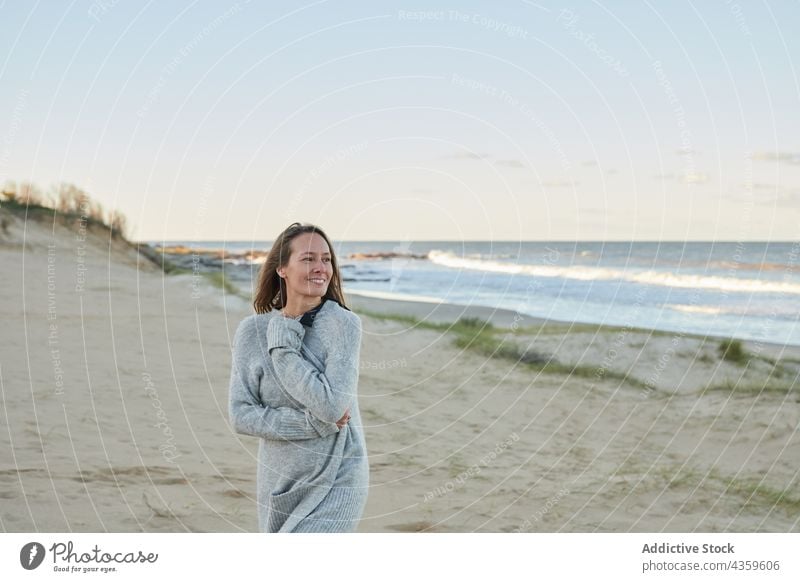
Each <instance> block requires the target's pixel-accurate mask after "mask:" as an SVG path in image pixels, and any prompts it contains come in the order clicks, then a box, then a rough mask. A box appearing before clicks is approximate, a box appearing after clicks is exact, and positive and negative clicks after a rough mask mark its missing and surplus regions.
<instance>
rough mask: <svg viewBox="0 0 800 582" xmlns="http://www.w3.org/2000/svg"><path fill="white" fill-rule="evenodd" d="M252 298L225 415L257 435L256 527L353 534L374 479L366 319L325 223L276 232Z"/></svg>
mask: <svg viewBox="0 0 800 582" xmlns="http://www.w3.org/2000/svg"><path fill="white" fill-rule="evenodd" d="M253 305H254V307H255V310H256V314H255V315H251V316H249V317H247V318H245V319H244V320H243V321H242V322H241V323H240V324H239V327H238V329H237V330H236V335H235V337H234V342H233V366H232V370H231V385H230V403H229V404H230V406H229V413H230V419H231V424H232V425H233V428H234V430H235V431H236V432H237V433H241V434H247V435H252V436H257V437H261V441H260V444H259V450H258V496H257V497H258V522H259V529H260V530H261V531H265V532H349V531H354V530H355V528H356V526H357V525H358V520H359V519H360V518H361V515H362V513H363V511H364V506H365V505H366V501H367V488H368V486H369V464H368V459H367V448H366V442H365V440H364V431H363V427H362V425H361V413H360V412H359V408H358V398H357V385H358V368H359V353H360V348H361V319H360V318H359V317H358V315H356V314H355V313H353V312H352V311H350V309H349V308H348V307H347V306H346V305H345V304H344V297H343V294H342V289H341V276H340V273H339V267H338V264H337V261H336V256H335V254H334V252H333V248H332V246H331V245H330V241H329V240H328V237H327V236H326V235H325V233H324V232H323V231H322V230H321V229H320V228H318V227H316V226H313V225H308V224H306V225H301V224H300V223H294V224H292V225H291V226H289V227H288V228H287V229H286V230H285V231H283V232H282V233H281V234H280V236H278V238H277V239H276V240H275V243H274V244H273V245H272V249H271V250H270V252H269V256H268V257H267V260H266V262H265V263H264V265H263V266H262V268H261V273H260V275H259V281H258V288H257V290H256V298H255V301H254V303H253ZM351 415H352V417H351Z"/></svg>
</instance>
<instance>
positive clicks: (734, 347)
mask: <svg viewBox="0 0 800 582" xmlns="http://www.w3.org/2000/svg"><path fill="white" fill-rule="evenodd" d="M718 351H719V355H720V357H721V358H722V359H723V360H728V361H729V362H734V363H736V364H739V365H743V364H746V363H747V362H748V361H749V360H750V355H749V354H748V353H747V352H745V351H744V348H743V347H742V342H740V341H739V340H735V339H730V338H728V339H725V340H722V341H721V342H720V344H719V348H718Z"/></svg>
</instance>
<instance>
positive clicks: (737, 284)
mask: <svg viewBox="0 0 800 582" xmlns="http://www.w3.org/2000/svg"><path fill="white" fill-rule="evenodd" d="M428 260H430V261H431V262H432V263H434V264H437V265H441V266H444V267H452V268H454V269H469V270H475V271H488V272H492V273H507V274H512V275H516V274H523V275H533V276H536V277H554V278H555V277H558V278H562V279H579V280H582V281H603V280H609V281H610V280H622V281H632V282H634V283H642V284H645V285H661V286H664V287H681V288H686V289H718V290H724V291H731V292H734V293H735V292H740V293H790V294H796V295H800V284H797V283H791V282H783V281H760V280H758V279H737V278H733V277H720V276H714V275H679V274H676V273H669V272H665V271H652V270H651V271H636V270H623V269H614V268H609V267H586V266H570V267H558V266H554V265H526V264H515V263H504V262H500V261H490V260H482V259H470V258H462V257H459V256H458V255H456V254H455V253H452V252H450V251H439V250H432V251H430V252H429V253H428Z"/></svg>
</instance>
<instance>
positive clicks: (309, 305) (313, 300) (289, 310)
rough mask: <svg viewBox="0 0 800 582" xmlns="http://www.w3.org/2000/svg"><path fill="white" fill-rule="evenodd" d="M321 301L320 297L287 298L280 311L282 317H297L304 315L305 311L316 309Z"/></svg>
mask: <svg viewBox="0 0 800 582" xmlns="http://www.w3.org/2000/svg"><path fill="white" fill-rule="evenodd" d="M322 300H323V298H322V297H308V298H304V297H294V298H293V297H289V299H288V300H287V301H286V305H284V306H283V309H282V310H281V311H282V312H283V314H284V315H287V316H289V317H297V316H298V315H302V314H304V313H305V312H306V311H310V310H312V309H314V308H315V307H318V306H319V305H320V304H321V303H322Z"/></svg>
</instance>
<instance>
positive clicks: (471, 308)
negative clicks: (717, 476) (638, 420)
mask: <svg viewBox="0 0 800 582" xmlns="http://www.w3.org/2000/svg"><path fill="white" fill-rule="evenodd" d="M345 297H346V299H347V302H348V304H349V305H350V306H352V307H354V308H355V309H356V310H366V311H371V312H373V313H379V314H383V315H386V316H401V317H413V318H416V319H418V320H420V321H427V322H429V323H438V324H442V323H453V324H454V323H456V321H458V319H459V318H461V317H475V318H478V319H482V320H484V321H487V322H489V323H491V324H492V325H494V326H495V327H498V328H505V329H506V330H507V331H511V330H512V325H513V324H514V323H515V322H516V325H517V326H518V328H526V327H531V326H547V327H552V328H554V329H557V330H559V331H563V332H565V333H568V332H569V331H570V330H571V329H576V330H585V329H587V328H590V329H597V330H598V331H599V332H603V331H604V332H606V333H610V332H616V331H618V330H624V329H627V330H628V331H629V332H631V333H640V334H641V333H651V334H652V335H653V336H664V335H667V336H675V337H681V338H686V339H694V340H698V341H720V342H721V341H725V340H732V341H738V342H741V343H742V345H743V346H749V347H752V346H756V345H759V344H760V345H762V346H764V349H768V350H769V351H770V352H772V353H774V352H775V351H799V352H800V346H796V345H793V344H782V343H778V342H767V341H759V340H750V339H740V338H735V337H730V336H717V335H707V336H703V335H700V334H696V333H686V332H677V331H671V330H662V329H656V328H649V327H639V326H635V327H625V326H623V325H611V324H604V323H583V322H570V321H561V320H557V319H547V318H543V317H534V316H532V315H527V314H524V313H520V312H518V311H514V310H511V309H504V308H499V307H498V308H494V307H487V306H485V305H460V304H458V303H446V302H441V303H433V302H428V301H414V300H411V299H389V298H382V297H369V296H366V295H360V294H358V293H357V292H355V291H353V292H347V291H345Z"/></svg>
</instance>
